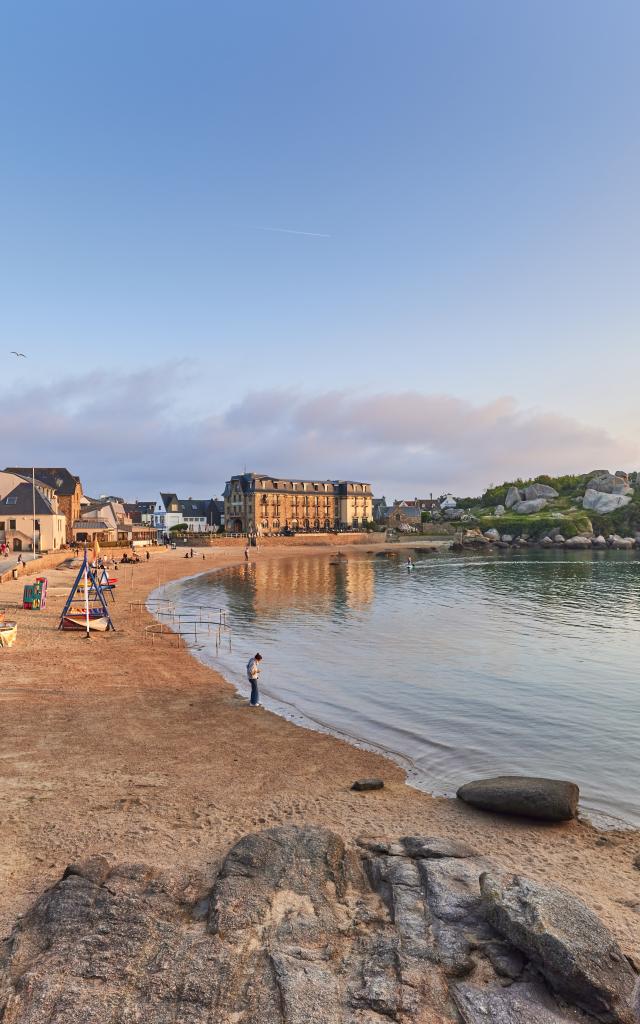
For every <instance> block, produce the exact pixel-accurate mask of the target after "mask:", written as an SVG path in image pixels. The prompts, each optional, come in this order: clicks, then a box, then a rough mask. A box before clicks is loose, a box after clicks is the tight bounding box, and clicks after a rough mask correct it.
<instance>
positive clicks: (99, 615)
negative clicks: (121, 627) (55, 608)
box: [58, 547, 115, 637]
mask: <svg viewBox="0 0 640 1024" xmlns="http://www.w3.org/2000/svg"><path fill="white" fill-rule="evenodd" d="M98 572H101V570H94V569H92V568H91V566H90V565H89V559H88V556H87V549H86V547H85V549H84V557H83V559H82V565H81V566H80V571H79V572H78V575H77V576H76V578H75V581H74V584H73V586H72V587H71V591H70V593H69V597H68V598H67V600H66V602H65V606H64V608H63V609H62V615H61V616H60V622H59V625H58V629H81V630H84V631H85V635H86V636H87V637H88V636H89V635H90V633H91V632H100V633H106V632H108V631H109V630H115V626H114V624H113V621H112V619H111V615H110V614H109V609H108V608H107V602H106V599H105V593H107V592H108V593H110V594H111V597H112V599H113V593H112V590H113V588H112V587H111V586H109V578H108V576H107V575H106V570H102V573H101V576H100V579H98V575H97V574H98ZM103 580H106V581H107V582H106V584H104V583H103ZM77 596H78V598H79V600H80V601H81V602H82V603H81V604H79V605H76V606H74V600H76V597H77Z"/></svg>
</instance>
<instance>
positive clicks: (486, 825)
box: [0, 544, 640, 963]
mask: <svg viewBox="0 0 640 1024" xmlns="http://www.w3.org/2000/svg"><path fill="white" fill-rule="evenodd" d="M317 550H318V549H317V548H314V547H308V548H305V549H304V552H305V553H306V552H308V553H312V552H316V553H317ZM291 554H292V551H291V549H290V548H289V547H287V546H286V545H285V544H283V545H281V546H276V545H274V546H273V547H270V548H268V549H264V550H260V551H259V552H258V554H257V556H255V557H257V558H260V559H266V558H282V557H287V556H290V555H291ZM295 554H296V555H300V556H301V555H302V554H303V550H301V549H296V551H295ZM241 560H242V549H241V548H238V547H226V548H225V547H222V546H221V547H220V548H218V547H216V548H215V549H213V550H212V549H205V559H204V560H203V558H202V550H196V557H195V558H194V559H193V560H191V559H190V560H189V561H188V562H187V561H186V560H185V558H184V553H183V552H179V551H178V552H164V551H155V550H154V552H153V555H152V558H151V561H150V562H148V563H142V564H140V565H136V566H134V567H133V568H131V569H129V568H127V569H126V570H125V569H124V567H122V568H121V569H120V570H119V578H120V584H119V587H118V591H117V600H116V602H115V604H114V606H113V615H114V620H115V623H116V627H117V631H116V632H115V633H113V634H109V635H107V636H98V637H95V638H93V639H92V640H90V641H85V640H84V639H83V638H82V635H81V634H75V633H62V632H58V631H56V625H57V621H58V619H59V615H60V610H61V608H62V604H63V602H64V599H65V597H66V595H67V593H68V590H69V587H70V585H71V583H72V580H73V577H74V571H73V570H71V569H69V568H66V569H65V568H60V569H54V570H47V572H46V575H47V577H48V580H49V596H48V603H47V608H46V609H45V610H44V611H42V612H28V611H23V610H22V609H20V610H17V611H15V612H14V611H12V610H11V608H10V607H9V608H7V618H14V617H15V618H16V619H17V621H18V624H19V629H18V641H17V644H16V645H15V646H14V647H13V648H11V649H3V650H0V696H1V698H2V717H1V724H0V739H1V744H0V778H1V782H0V785H1V792H2V802H1V804H0V807H1V812H0V813H1V822H2V829H1V832H0V929H1V932H2V934H3V935H6V934H7V933H8V931H9V930H10V928H11V927H12V925H13V923H14V921H15V920H16V918H17V917H18V916H19V915H20V914H22V913H24V911H25V910H26V909H27V908H28V907H29V905H30V904H31V903H32V902H33V901H34V900H35V899H36V897H37V896H38V895H39V894H40V893H41V892H42V890H43V889H45V888H47V887H48V886H50V885H51V884H52V883H53V882H55V881H56V880H57V879H58V878H59V877H60V875H61V874H62V872H63V871H64V869H65V867H66V865H67V864H68V863H69V862H71V861H75V860H77V859H78V858H83V857H85V856H87V855H90V854H93V853H100V852H105V853H109V854H110V855H111V856H112V857H113V858H115V859H117V860H121V861H127V862H131V861H136V862H137V861H142V862H146V863H149V864H153V865H157V866H167V867H171V866H172V865H180V866H181V867H187V868H189V867H193V868H195V869H197V870H199V871H205V872H211V873H212V874H213V871H214V869H215V867H216V865H217V864H219V862H220V859H221V857H222V856H223V855H224V854H225V853H226V851H227V850H228V848H229V846H230V844H232V843H233V842H234V841H235V840H237V839H238V838H239V837H240V836H241V835H242V834H244V833H246V832H252V831H258V830H260V829H263V828H269V827H272V826H274V825H277V824H282V823H293V824H301V823H312V824H320V825H323V826H327V827H329V828H332V829H335V830H336V831H337V832H339V833H340V834H341V835H342V836H344V837H345V838H353V837H357V836H362V835H366V836H374V835H389V836H399V835H407V834H423V835H437V836H444V837H451V838H459V839H462V840H465V841H467V842H469V843H471V844H473V845H474V846H476V847H477V848H478V849H479V850H480V851H482V852H483V853H485V854H487V855H488V856H491V857H492V858H495V860H497V861H500V862H501V863H502V864H504V865H505V866H506V867H507V868H509V869H512V870H513V871H515V872H518V873H522V874H524V875H527V876H528V877H531V878H534V879H537V880H539V881H542V882H544V881H548V882H552V883H556V884H560V885H564V886H566V887H567V888H569V889H571V890H572V891H573V892H574V893H576V894H577V895H578V896H580V897H581V898H582V899H583V900H584V901H585V902H586V903H587V904H588V905H589V906H590V907H591V908H592V909H593V910H595V911H596V913H597V914H598V915H599V916H600V917H601V918H602V919H603V921H604V922H605V923H606V924H607V925H608V926H609V927H610V928H611V929H612V931H613V932H614V933H615V935H616V937H617V938H618V940H619V942H620V944H621V946H622V948H623V950H624V952H625V953H627V954H628V955H629V956H631V957H633V958H634V960H635V961H636V963H640V871H639V870H638V869H637V868H636V867H634V859H635V858H637V857H638V856H639V855H640V833H638V832H624V831H620V832H606V833H601V832H598V831H597V830H596V829H594V828H593V827H592V826H591V825H589V824H588V823H584V822H572V823H569V824H563V825H552V826H549V825H547V826H545V825H535V824H532V823H531V822H524V821H520V820H511V819H506V818H498V817H496V816H492V815H488V814H485V813H482V812H477V811H474V810H472V809H471V808H468V807H466V806H465V805H462V804H460V803H459V802H457V801H454V800H446V799H440V798H438V799H435V798H432V797H430V796H428V795H426V794H424V793H421V792H419V791H417V790H414V789H412V788H411V787H409V786H407V785H406V784H405V782H404V776H403V772H402V771H401V769H400V768H399V767H397V766H396V765H394V764H393V763H391V762H390V761H387V760H386V759H384V758H382V757H380V756H379V755H377V754H373V753H370V752H367V751H364V750H360V749H357V748H355V747H352V746H350V745H349V744H347V743H345V742H342V741H341V740H338V739H335V738H334V737H331V736H328V735H323V734H320V733H317V732H310V731H308V730H305V729H302V728H300V727H299V726H296V725H293V724H292V723H290V722H287V721H285V720H284V719H281V718H279V717H277V716H276V715H274V714H271V713H269V712H268V711H265V710H264V709H262V710H259V711H252V710H249V709H248V708H247V705H246V702H245V701H244V700H241V699H239V698H238V695H237V694H236V693H235V691H234V689H233V688H232V687H231V686H230V685H229V684H228V683H226V682H225V680H224V679H222V678H221V676H220V675H218V674H217V673H216V672H214V671H212V670H211V669H210V668H207V667H206V666H204V665H202V664H200V663H199V662H198V661H197V660H196V659H195V658H194V657H192V655H191V654H190V653H189V652H188V651H187V650H185V649H184V648H182V647H178V646H177V645H176V642H175V638H165V639H162V640H159V641H156V642H154V643H151V642H150V641H149V640H148V639H145V638H144V627H145V626H147V625H149V624H150V623H151V622H152V621H153V620H152V618H151V616H150V615H149V614H148V613H147V612H146V611H145V610H144V609H143V610H142V611H139V610H136V603H140V602H144V600H145V598H146V597H147V595H148V594H149V592H150V591H151V590H153V589H154V588H155V587H156V586H157V585H158V583H159V582H165V581H167V580H171V579H177V578H179V577H181V576H185V575H191V574H193V573H195V572H199V571H205V570H211V569H214V568H217V567H221V566H225V565H233V564H236V563H238V562H239V561H241ZM23 584H24V580H19V581H15V582H8V583H4V584H2V586H0V607H6V606H7V605H11V603H14V604H15V602H17V601H19V599H20V596H21V593H22V587H23ZM236 646H237V648H238V657H239V658H242V657H243V654H244V652H243V651H242V648H241V644H239V643H238V642H237V641H236ZM249 653H251V652H249ZM345 682H347V681H346V680H345ZM540 774H544V765H540ZM371 775H379V776H382V777H383V778H384V780H385V788H384V790H382V791H380V792H372V793H354V792H352V791H351V789H350V786H351V784H352V782H353V781H354V780H355V779H357V778H360V777H364V776H371Z"/></svg>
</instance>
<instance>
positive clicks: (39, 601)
mask: <svg viewBox="0 0 640 1024" xmlns="http://www.w3.org/2000/svg"><path fill="white" fill-rule="evenodd" d="M46 604H47V580H46V577H45V576H38V577H37V579H36V581H35V583H27V584H25V587H24V590H23V591H22V607H23V608H26V609H27V610H30V611H40V610H41V609H42V608H44V607H45V606H46Z"/></svg>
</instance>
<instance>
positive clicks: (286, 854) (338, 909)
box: [0, 826, 636, 1024]
mask: <svg viewBox="0 0 640 1024" xmlns="http://www.w3.org/2000/svg"><path fill="white" fill-rule="evenodd" d="M481 877H482V878H483V879H484V881H483V883H482V885H483V888H482V891H481V882H480V879H481ZM500 879H501V872H500V870H499V868H497V867H496V866H495V865H492V864H490V863H489V862H488V861H486V860H485V859H484V858H482V857H481V856H479V855H478V854H477V853H476V852H475V851H474V850H472V849H470V848H469V847H467V846H466V845H465V844H462V843H459V842H454V841H452V840H446V839H441V838H434V837H429V836H409V837H405V838H402V839H399V840H397V841H393V840H389V839H386V838H382V839H378V838H376V839H363V840H360V841H359V844H358V846H357V847H352V848H346V847H345V845H344V843H343V841H342V840H341V839H340V838H339V837H338V836H337V835H335V834H334V833H332V832H329V831H327V830H325V829H321V828H312V827H307V828H296V827H293V826H288V827H281V828H276V829H272V830H269V831H266V832H261V833H257V834H254V835H248V836H245V837H244V838H242V839H241V840H240V841H239V842H238V843H237V844H236V845H235V846H234V847H233V848H232V849H231V850H230V851H229V853H228V854H227V857H226V859H225V860H224V861H223V863H222V866H221V868H220V871H219V873H218V875H217V877H216V878H215V879H214V880H213V884H211V883H207V880H206V879H204V878H202V877H199V876H185V877H179V876H174V875H171V874H170V873H166V872H165V873H163V872H158V871H154V870H153V869H151V868H149V867H147V866H144V865H120V866H110V865H109V863H108V862H107V861H106V860H104V859H100V858H96V859H94V860H93V861H92V862H89V863H87V864H84V865H83V864H79V865H75V866H74V867H73V868H71V869H69V871H68V872H67V873H65V877H64V878H62V879H61V880H60V881H59V882H58V883H57V884H56V885H54V886H53V888H51V889H50V890H49V891H48V892H45V893H44V894H43V895H42V896H41V897H40V899H39V900H38V901H37V903H36V904H35V906H34V907H33V908H32V909H31V910H30V911H29V912H28V913H27V914H26V915H25V916H24V917H23V918H22V919H20V921H19V922H18V924H17V925H16V927H15V929H14V931H13V933H12V935H11V936H10V937H9V939H8V940H7V941H6V942H5V944H4V948H3V951H2V953H1V955H0V1021H2V1024H62V1022H64V1024H125V1022H134V1021H139V1022H143V1021H144V1024H177V1022H179V1024H383V1022H385V1021H386V1022H387V1024H388V1022H389V1021H396V1022H398V1024H411V1022H415V1024H436V1022H437V1024H460V1021H461V1020H462V1021H463V1022H465V1024H481V1022H482V1024H489V1022H491V1024H534V1022H535V1024H569V1022H570V1021H573V1022H576V1021H580V1020H581V1021H583V1022H585V1024H586V1022H587V1021H593V1020H595V1019H600V1020H611V1021H619V1022H624V1024H628V1022H629V1021H631V1020H632V1017H631V1016H630V1014H631V1012H632V1011H631V1009H630V1007H631V1000H632V998H633V997H632V991H633V987H634V985H635V980H636V979H635V973H634V972H633V970H632V969H631V968H630V967H629V965H628V964H627V965H626V966H625V961H624V957H623V956H622V954H621V953H620V951H619V949H618V947H617V945H616V943H615V941H614V940H613V938H612V936H611V935H610V934H609V933H608V932H607V931H606V929H605V928H604V926H603V925H602V924H601V923H600V922H599V921H598V919H597V918H595V917H594V915H592V914H590V912H589V911H588V910H587V908H586V907H584V906H583V905H582V904H580V903H579V901H577V900H575V899H574V898H573V897H570V896H569V894H568V893H564V892H563V890H557V889H545V890H542V888H541V887H540V886H534V885H533V883H527V882H526V881H525V880H522V879H518V880H514V881H512V882H510V883H505V884H504V885H503V883H502V882H501V880H500ZM527 886H529V888H527ZM522 901H525V902H522ZM519 906H521V907H522V908H523V909H522V912H521V913H519V912H518V907H519ZM527 908H530V909H527ZM535 914H538V916H539V918H540V919H541V920H543V921H544V924H545V928H546V933H545V934H548V935H549V940H548V941H543V940H542V939H539V940H537V939H536V935H535V934H533V929H528V928H527V921H528V919H529V916H528V915H535ZM533 919H534V917H532V920H533ZM574 931H575V935H576V939H575V941H573V939H572V932H574ZM603 956H604V957H605V962H604V963H600V960H601V958H602V957H603ZM564 964H566V965H567V970H566V972H563V965H564ZM563 973H564V975H565V977H564V978H563V977H561V975H563ZM545 979H546V980H545ZM554 991H557V992H560V993H561V997H562V998H561V999H558V998H556V996H555V995H554ZM576 1006H578V1007H584V1008H585V1009H586V1010H587V1011H588V1013H591V1012H592V1011H593V1012H594V1013H595V1014H596V1015H599V1016H593V1017H592V1016H588V1014H587V1013H583V1012H582V1011H576V1010H575V1009H574V1008H573V1007H576ZM609 1011H610V1012H611V1014H612V1016H610V1017H605V1016H602V1013H603V1012H609Z"/></svg>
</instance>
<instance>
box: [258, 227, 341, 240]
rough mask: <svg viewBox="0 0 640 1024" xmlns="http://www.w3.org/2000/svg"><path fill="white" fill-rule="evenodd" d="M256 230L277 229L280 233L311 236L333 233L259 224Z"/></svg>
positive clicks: (320, 236)
mask: <svg viewBox="0 0 640 1024" xmlns="http://www.w3.org/2000/svg"><path fill="white" fill-rule="evenodd" d="M256 231H275V232H276V233H277V234H280V235H307V237H309V238H331V235H325V234H324V232H323V231H295V230H294V229H293V228H265V227H260V226H258V227H256Z"/></svg>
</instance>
